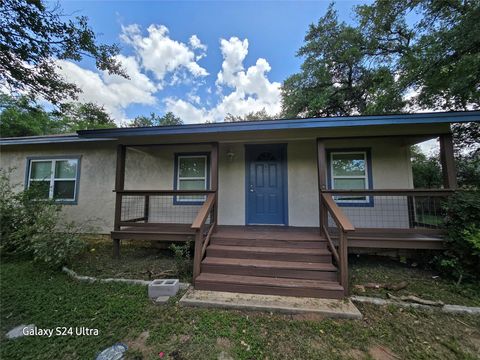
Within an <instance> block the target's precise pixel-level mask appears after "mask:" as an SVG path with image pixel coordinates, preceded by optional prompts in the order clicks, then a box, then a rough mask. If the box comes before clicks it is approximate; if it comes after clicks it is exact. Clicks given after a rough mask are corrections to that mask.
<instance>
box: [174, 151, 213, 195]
mask: <svg viewBox="0 0 480 360" xmlns="http://www.w3.org/2000/svg"><path fill="white" fill-rule="evenodd" d="M175 166H176V171H175V173H176V179H175V188H176V189H177V190H207V189H208V166H209V164H208V155H207V154H176V157H175ZM205 199H206V196H205V195H182V196H176V198H175V201H176V203H178V204H202V203H203V202H204V201H205Z"/></svg>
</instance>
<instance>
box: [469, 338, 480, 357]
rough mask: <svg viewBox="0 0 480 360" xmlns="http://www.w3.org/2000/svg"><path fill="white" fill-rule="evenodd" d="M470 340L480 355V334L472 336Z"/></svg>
mask: <svg viewBox="0 0 480 360" xmlns="http://www.w3.org/2000/svg"><path fill="white" fill-rule="evenodd" d="M468 340H470V342H471V343H472V345H473V348H474V349H475V350H476V351H477V352H478V353H479V354H480V334H472V336H470V337H469V339H468Z"/></svg>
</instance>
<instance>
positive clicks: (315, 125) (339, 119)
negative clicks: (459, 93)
mask: <svg viewBox="0 0 480 360" xmlns="http://www.w3.org/2000/svg"><path fill="white" fill-rule="evenodd" d="M472 121H474V122H478V121H480V111H451V112H432V113H417V114H393V115H371V116H360V115H358V116H336V117H325V118H302V119H300V118H298V119H276V120H258V121H239V122H219V123H211V124H187V125H175V126H153V127H137V128H113V129H96V130H80V131H78V132H77V134H67V135H48V136H27V137H17V138H3V139H1V138H0V145H2V146H5V145H28V144H51V143H68V142H88V141H115V140H118V139H120V138H123V139H125V138H129V137H143V136H162V135H195V134H211V135H214V134H226V133H236V132H249V131H272V130H273V131H275V130H294V129H304V130H308V129H328V128H330V129H334V128H344V127H368V126H378V125H411V124H445V123H462V122H472Z"/></svg>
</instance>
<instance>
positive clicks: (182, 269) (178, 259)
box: [170, 241, 193, 279]
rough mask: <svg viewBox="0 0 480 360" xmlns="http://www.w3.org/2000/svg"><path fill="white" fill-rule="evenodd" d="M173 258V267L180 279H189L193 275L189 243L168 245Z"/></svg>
mask: <svg viewBox="0 0 480 360" xmlns="http://www.w3.org/2000/svg"><path fill="white" fill-rule="evenodd" d="M170 250H172V251H173V256H174V259H175V269H176V271H177V275H178V277H179V278H181V279H190V278H191V277H192V275H193V271H192V270H193V264H192V255H191V243H190V241H188V242H186V243H185V244H183V245H175V244H172V245H170Z"/></svg>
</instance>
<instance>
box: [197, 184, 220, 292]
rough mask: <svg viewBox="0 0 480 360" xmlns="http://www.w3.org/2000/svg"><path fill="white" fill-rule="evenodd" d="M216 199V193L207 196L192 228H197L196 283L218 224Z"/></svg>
mask: <svg viewBox="0 0 480 360" xmlns="http://www.w3.org/2000/svg"><path fill="white" fill-rule="evenodd" d="M216 199H217V195H216V193H213V194H209V195H208V196H207V200H206V201H205V202H204V204H203V205H202V207H201V208H200V210H199V211H198V214H197V216H196V218H195V220H194V221H193V223H192V226H191V228H192V229H193V230H195V254H194V258H193V283H194V284H195V279H196V278H197V276H198V275H199V274H200V267H201V263H202V260H203V258H204V257H205V251H206V249H207V246H208V244H209V242H210V237H211V236H212V234H213V232H214V230H215V226H216V225H217V221H216V216H215V212H216V211H217V206H216ZM207 219H210V222H209V224H207Z"/></svg>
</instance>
